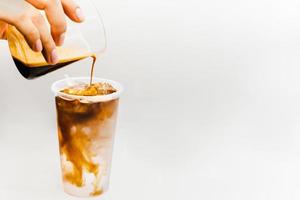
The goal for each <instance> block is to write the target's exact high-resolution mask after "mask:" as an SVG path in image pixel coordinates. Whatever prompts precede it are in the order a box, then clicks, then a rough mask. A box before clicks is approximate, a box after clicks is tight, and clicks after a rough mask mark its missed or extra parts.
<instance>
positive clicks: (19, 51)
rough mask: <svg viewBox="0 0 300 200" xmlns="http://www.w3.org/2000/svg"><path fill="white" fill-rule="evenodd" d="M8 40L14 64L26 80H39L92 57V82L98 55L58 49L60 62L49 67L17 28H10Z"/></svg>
mask: <svg viewBox="0 0 300 200" xmlns="http://www.w3.org/2000/svg"><path fill="white" fill-rule="evenodd" d="M7 40H8V44H9V48H10V52H11V55H12V58H13V60H14V63H15V65H16V67H17V68H18V70H19V72H20V73H21V74H22V75H23V76H24V77H25V78H26V79H34V78H37V77H39V76H42V75H45V74H47V73H49V72H52V71H55V70H57V69H59V68H62V67H64V66H66V65H69V64H71V63H73V62H76V61H79V60H82V59H85V58H89V57H90V58H92V59H93V62H92V67H91V82H92V75H93V71H94V64H95V62H96V54H93V53H91V52H89V51H87V50H85V49H77V48H65V47H57V51H58V55H59V62H58V63H57V64H55V65H49V64H48V63H47V62H46V60H45V59H44V57H43V55H42V53H40V52H34V51H33V50H32V49H31V48H30V47H29V45H28V44H27V42H26V40H25V38H24V36H23V35H22V34H21V33H20V32H19V31H18V30H17V29H16V28H15V27H13V26H9V28H8V31H7Z"/></svg>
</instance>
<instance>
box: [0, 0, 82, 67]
mask: <svg viewBox="0 0 300 200" xmlns="http://www.w3.org/2000/svg"><path fill="white" fill-rule="evenodd" d="M39 10H43V11H45V14H46V17H47V19H45V18H44V17H43V16H42V14H41V13H40V12H39ZM66 15H67V16H68V17H69V18H70V19H71V20H73V21H75V22H82V21H83V20H84V16H83V14H82V12H81V10H80V8H79V6H78V5H77V4H76V3H75V2H74V1H73V0H26V1H24V0H0V39H5V38H6V37H5V31H6V29H7V24H11V25H13V26H15V27H16V28H17V29H18V30H19V31H20V32H21V33H22V34H23V35H24V37H25V39H26V41H27V43H28V45H29V46H30V48H31V49H32V50H34V51H36V52H42V53H43V55H44V57H45V59H46V61H47V62H48V63H50V64H56V63H57V62H58V55H57V51H56V45H57V46H61V45H62V44H63V42H64V35H65V32H66V28H67V26H66V19H65V16H66ZM47 21H48V23H49V24H50V30H49V28H48V25H47Z"/></svg>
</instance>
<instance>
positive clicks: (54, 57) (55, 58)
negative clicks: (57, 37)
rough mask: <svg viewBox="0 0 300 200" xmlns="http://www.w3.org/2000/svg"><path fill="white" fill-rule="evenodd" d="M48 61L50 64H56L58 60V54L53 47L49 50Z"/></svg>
mask: <svg viewBox="0 0 300 200" xmlns="http://www.w3.org/2000/svg"><path fill="white" fill-rule="evenodd" d="M50 62H51V64H56V63H57V62H58V55H57V51H56V49H53V50H52V52H51V58H50Z"/></svg>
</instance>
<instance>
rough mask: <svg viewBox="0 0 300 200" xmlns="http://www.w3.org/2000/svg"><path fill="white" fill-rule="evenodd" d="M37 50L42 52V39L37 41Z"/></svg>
mask: <svg viewBox="0 0 300 200" xmlns="http://www.w3.org/2000/svg"><path fill="white" fill-rule="evenodd" d="M35 50H36V51H38V52H41V51H42V50H43V45H42V42H41V40H40V39H38V40H37V41H36V42H35Z"/></svg>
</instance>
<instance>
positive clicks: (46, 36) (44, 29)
mask: <svg viewBox="0 0 300 200" xmlns="http://www.w3.org/2000/svg"><path fill="white" fill-rule="evenodd" d="M32 22H33V24H34V25H35V27H36V28H37V30H38V32H39V35H40V40H41V42H42V45H43V51H42V53H43V55H44V57H45V58H46V60H47V62H48V63H50V64H56V63H57V62H58V55H57V51H56V46H55V42H54V40H53V39H52V37H51V34H50V31H49V28H48V26H47V23H46V20H45V19H44V17H43V16H42V15H41V14H40V13H39V14H36V15H35V16H34V17H32Z"/></svg>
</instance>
